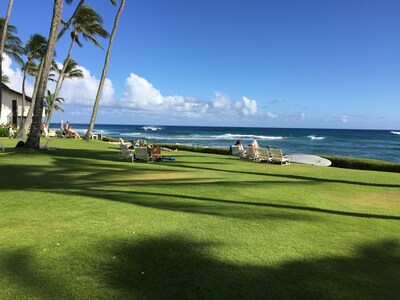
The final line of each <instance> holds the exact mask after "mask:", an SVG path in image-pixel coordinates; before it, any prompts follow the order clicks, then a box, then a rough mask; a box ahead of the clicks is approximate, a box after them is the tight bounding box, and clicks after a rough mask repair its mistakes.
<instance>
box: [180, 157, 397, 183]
mask: <svg viewBox="0 0 400 300" xmlns="http://www.w3.org/2000/svg"><path fill="white" fill-rule="evenodd" d="M175 166H177V167H178V166H179V167H182V168H189V169H199V170H209V171H216V172H229V173H236V174H249V175H261V176H272V177H280V178H287V179H297V180H306V181H313V182H331V183H344V184H355V185H362V186H374V187H385V188H400V184H387V183H383V184H382V183H370V182H361V181H350V180H338V179H329V178H318V177H311V176H299V175H290V174H273V173H266V172H248V171H244V170H240V171H237V170H226V169H221V168H218V169H216V168H210V167H205V166H199V165H196V166H193V165H188V164H186V163H185V164H179V163H177V164H175ZM285 167H288V166H285Z"/></svg>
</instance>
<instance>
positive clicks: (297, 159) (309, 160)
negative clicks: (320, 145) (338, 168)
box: [289, 154, 332, 167]
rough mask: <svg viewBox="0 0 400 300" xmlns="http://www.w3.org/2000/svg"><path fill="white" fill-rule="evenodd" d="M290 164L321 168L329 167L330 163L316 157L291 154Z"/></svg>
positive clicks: (327, 160)
mask: <svg viewBox="0 0 400 300" xmlns="http://www.w3.org/2000/svg"><path fill="white" fill-rule="evenodd" d="M289 156H290V162H294V163H299V164H307V165H313V166H321V167H329V166H330V165H331V164H332V162H331V161H330V160H329V159H326V158H322V157H320V156H317V155H309V154H291V155H289Z"/></svg>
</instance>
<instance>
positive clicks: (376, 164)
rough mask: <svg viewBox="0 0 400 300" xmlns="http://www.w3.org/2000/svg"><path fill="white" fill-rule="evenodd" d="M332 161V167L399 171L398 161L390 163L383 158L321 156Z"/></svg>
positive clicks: (399, 164)
mask: <svg viewBox="0 0 400 300" xmlns="http://www.w3.org/2000/svg"><path fill="white" fill-rule="evenodd" d="M323 157H324V158H327V159H329V160H330V161H331V162H332V167H337V168H346V169H358V170H373V171H385V172H400V163H391V162H387V161H384V160H377V159H368V158H353V157H351V158H350V157H338V156H323Z"/></svg>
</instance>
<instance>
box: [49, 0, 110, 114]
mask: <svg viewBox="0 0 400 300" xmlns="http://www.w3.org/2000/svg"><path fill="white" fill-rule="evenodd" d="M102 24H103V19H102V17H101V16H100V15H99V14H98V13H96V12H95V11H94V10H93V9H92V8H91V7H90V6H89V5H83V6H82V7H80V9H79V10H78V12H77V15H76V18H75V20H74V21H73V30H72V32H71V45H70V47H69V50H68V54H67V57H66V59H65V60H64V62H68V61H69V60H70V57H71V54H72V50H73V48H74V45H75V43H76V44H78V46H80V47H82V46H83V45H82V43H81V41H80V36H81V35H82V37H83V38H84V39H85V40H88V41H90V42H92V43H93V44H94V45H96V46H98V47H100V48H101V49H103V47H102V46H101V44H100V43H99V42H98V41H97V40H96V38H97V37H98V36H100V37H103V38H107V37H108V36H109V34H108V32H107V31H106V30H105V29H104V28H103V27H102ZM66 68H67V64H65V63H64V65H63V68H62V69H61V71H60V75H59V77H58V79H57V83H56V87H55V90H54V97H56V98H57V97H58V93H59V92H60V89H61V86H62V82H63V80H64V74H65V72H66ZM51 111H52V107H50V113H51Z"/></svg>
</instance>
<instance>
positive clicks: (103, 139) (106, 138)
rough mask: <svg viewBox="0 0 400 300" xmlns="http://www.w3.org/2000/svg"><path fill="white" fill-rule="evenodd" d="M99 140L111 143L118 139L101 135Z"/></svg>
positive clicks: (116, 141)
mask: <svg viewBox="0 0 400 300" xmlns="http://www.w3.org/2000/svg"><path fill="white" fill-rule="evenodd" d="M101 140H102V141H103V142H113V143H118V142H119V139H116V138H112V137H109V136H103V137H102V139H101Z"/></svg>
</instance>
